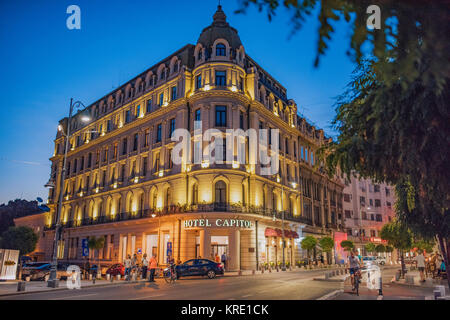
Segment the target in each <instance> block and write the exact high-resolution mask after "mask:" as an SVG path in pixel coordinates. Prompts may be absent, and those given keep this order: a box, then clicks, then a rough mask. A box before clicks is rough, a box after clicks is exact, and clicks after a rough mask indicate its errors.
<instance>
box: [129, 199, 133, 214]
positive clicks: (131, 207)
mask: <svg viewBox="0 0 450 320" xmlns="http://www.w3.org/2000/svg"><path fill="white" fill-rule="evenodd" d="M132 210H133V196H130V199H129V200H128V212H131V211H132Z"/></svg>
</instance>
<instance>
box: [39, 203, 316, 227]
mask: <svg viewBox="0 0 450 320" xmlns="http://www.w3.org/2000/svg"><path fill="white" fill-rule="evenodd" d="M198 212H232V213H240V214H256V215H261V216H266V217H271V218H276V219H280V220H281V219H282V218H283V217H282V212H281V211H277V210H272V209H265V208H262V207H254V206H248V207H245V206H241V205H235V204H228V203H208V204H205V203H202V204H196V205H191V206H187V205H184V206H179V205H172V206H168V207H164V208H162V209H146V210H140V211H137V212H123V213H119V214H115V215H108V216H98V217H96V218H85V219H81V220H72V221H67V222H65V223H62V226H63V227H64V228H74V227H79V226H89V225H96V224H104V223H111V222H119V221H129V220H134V219H143V218H153V217H162V216H168V215H172V214H179V213H198ZM284 219H285V220H288V221H294V222H300V223H304V224H307V225H312V221H311V219H308V218H306V217H303V216H295V215H293V214H292V213H289V212H285V213H284ZM55 227H56V224H52V225H51V226H46V227H45V230H51V229H54V228H55Z"/></svg>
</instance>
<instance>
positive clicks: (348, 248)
mask: <svg viewBox="0 0 450 320" xmlns="http://www.w3.org/2000/svg"><path fill="white" fill-rule="evenodd" d="M341 247H342V248H344V250H345V251H351V250H352V249H353V248H354V247H355V244H354V243H353V241H352V240H342V241H341Z"/></svg>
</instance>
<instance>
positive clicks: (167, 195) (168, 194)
mask: <svg viewBox="0 0 450 320" xmlns="http://www.w3.org/2000/svg"><path fill="white" fill-rule="evenodd" d="M170 192H171V191H170V188H167V191H166V202H165V204H164V205H165V206H166V207H168V206H169V205H170Z"/></svg>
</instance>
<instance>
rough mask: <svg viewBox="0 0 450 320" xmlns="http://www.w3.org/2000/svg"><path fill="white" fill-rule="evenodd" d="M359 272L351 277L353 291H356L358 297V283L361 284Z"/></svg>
mask: <svg viewBox="0 0 450 320" xmlns="http://www.w3.org/2000/svg"><path fill="white" fill-rule="evenodd" d="M360 279H361V270H357V271H355V274H354V275H353V291H356V295H357V296H359V283H360V282H361V280H360Z"/></svg>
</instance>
